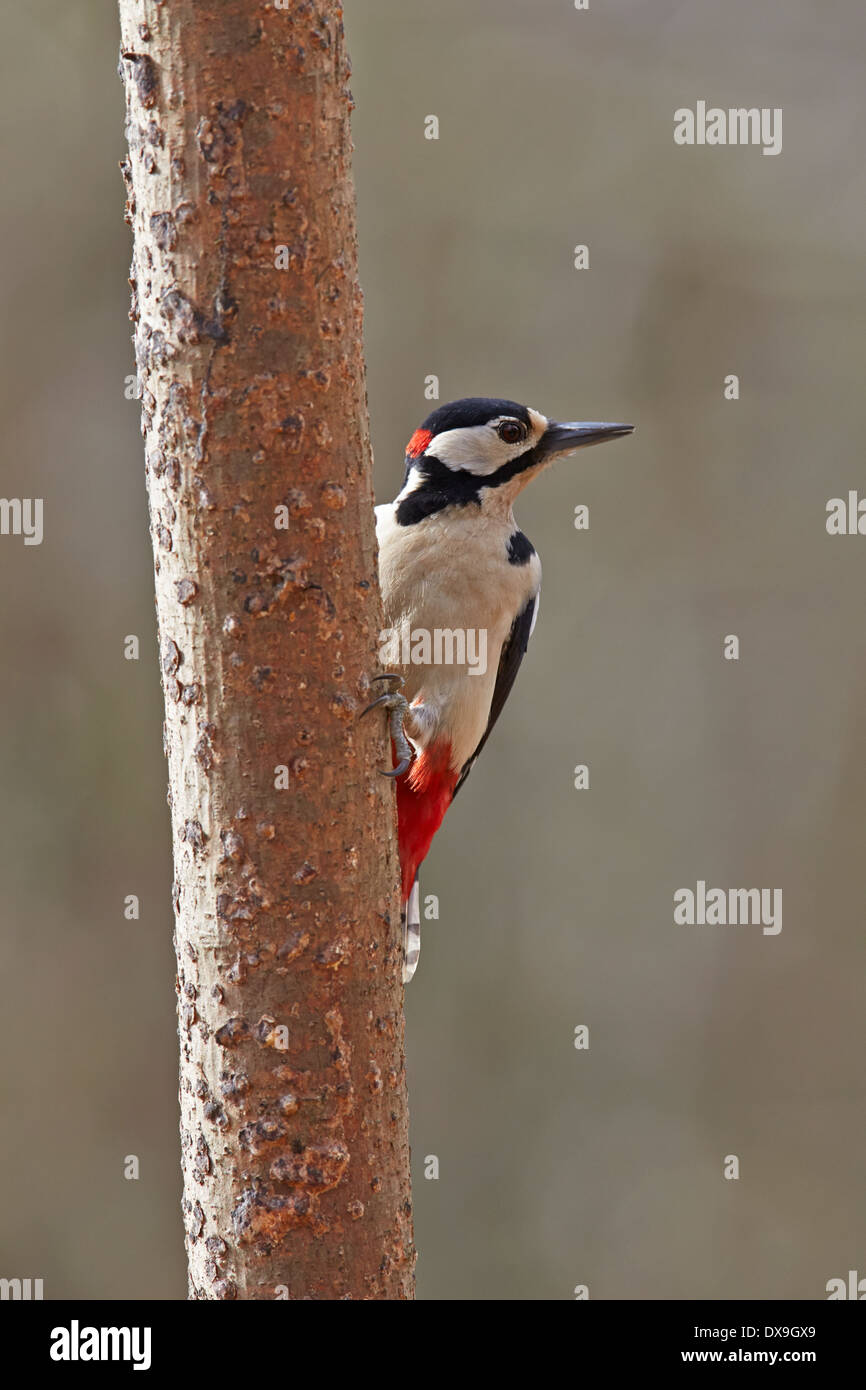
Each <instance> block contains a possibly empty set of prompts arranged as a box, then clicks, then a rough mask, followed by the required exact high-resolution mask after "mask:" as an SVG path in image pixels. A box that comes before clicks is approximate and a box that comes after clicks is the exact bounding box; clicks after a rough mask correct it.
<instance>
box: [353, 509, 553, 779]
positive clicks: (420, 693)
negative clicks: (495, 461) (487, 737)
mask: <svg viewBox="0 0 866 1390" xmlns="http://www.w3.org/2000/svg"><path fill="white" fill-rule="evenodd" d="M503 500H504V499H503ZM376 523H377V524H376V533H377V537H378V541H379V578H380V583H381V587H382V596H383V599H384V604H385V620H386V623H387V624H388V627H389V629H390V630H391V631H392V633H394V634H395V640H394V641H393V642H392V652H391V654H392V656H393V655H397V658H398V659H397V661H396V662H393V661H391V662H389V663H388V669H392V670H393V669H396V670H399V671H400V672H401V673H402V675H403V676H404V677H405V680H406V686H405V694H406V695H407V698H408V699H409V700H410V702H412V701H420V702H421V706H422V707H423V716H424V717H423V720H422V721H420V722H419V725H418V728H417V730H416V731H415V732H416V736H415V737H414V738H413V740H412V741H413V742H414V743H415V744H416V746H417V747H419V748H423V747H427V746H428V745H429V744H430V743H432V742H439V741H440V740H443V739H447V740H448V741H449V742H450V744H451V746H452V759H451V761H452V766H453V767H454V768H455V770H459V769H460V768H461V767H462V766H463V764H464V763H465V762H467V760H468V759H469V758H470V757H471V756H472V754H473V753H474V752H475V749H476V748H477V746H478V744H479V742H480V741H481V739H482V737H483V735H484V732H485V730H486V728H487V722H488V718H489V714H490V703H491V700H492V698H493V690H494V686H495V684H496V672H497V668H498V665H499V656H500V652H501V650H502V646H503V644H504V642H505V641H506V640H507V638H508V635H509V633H510V631H511V625H512V623H513V622H514V619H515V618H516V617H517V615H518V614H519V613H520V612H522V610H523V609H524V608H525V606H526V604H527V603H528V602H529V600H530V599H531V598H532V597H533V596H535V595H537V594H538V590H539V588H540V585H541V562H540V560H539V559H538V556H537V555H532V556H530V559H529V561H528V563H527V564H525V565H512V564H510V563H509V560H508V550H507V548H508V539H509V537H510V536H511V535H512V534H513V533H514V531H515V530H516V529H517V525H516V522H515V521H514V516H513V514H512V512H511V509H510V506H507V507H506V506H503V505H501V504H498V499H493V502H492V505H490V506H485V507H484V508H483V509H482V510H479V508H478V507H477V506H475V505H474V504H470V505H468V506H466V507H454V508H449V509H447V510H445V511H442V512H437V513H435V514H434V515H433V516H430V517H426V518H425V519H424V520H423V521H419V522H417V523H416V524H415V525H413V526H399V525H398V524H397V522H396V521H395V519H394V507H393V504H392V503H389V504H388V505H386V506H382V507H377V508H376ZM437 631H438V632H439V633H454V634H457V637H456V638H455V640H454V641H452V642H451V643H449V642H448V640H447V638H442V639H441V641H440V644H439V649H438V653H437V652H436V651H435V650H434V649H435V634H436V633H437ZM423 633H427V634H429V649H430V652H431V655H434V657H435V656H437V655H438V658H439V659H438V660H436V659H434V660H433V661H431V662H429V663H428V664H423V663H419V661H418V659H417V657H418V656H423V655H424V651H423V638H419V637H418V634H423ZM461 633H462V634H463V637H464V642H465V643H466V655H467V657H468V656H469V655H470V653H471V652H472V651H473V637H472V636H471V635H470V634H474V635H475V636H474V644H475V645H474V655H475V661H474V663H472V664H470V662H469V660H467V661H465V662H463V663H461V662H459V660H454V661H453V663H452V664H449V663H448V661H447V659H446V658H447V656H448V655H449V651H450V654H451V655H452V656H454V657H459V655H460V650H459V634H461ZM482 634H483V636H482ZM482 643H486V650H484V648H483V647H482ZM482 651H483V653H484V657H485V665H484V670H483V672H482V670H481V664H482V663H481V661H480V659H479V657H480V655H481V653H482ZM413 653H414V654H415V655H416V659H414V660H413V659H412V657H413ZM407 656H408V657H409V660H406V659H405V658H406V657H407ZM473 665H474V669H473ZM419 713H420V711H419Z"/></svg>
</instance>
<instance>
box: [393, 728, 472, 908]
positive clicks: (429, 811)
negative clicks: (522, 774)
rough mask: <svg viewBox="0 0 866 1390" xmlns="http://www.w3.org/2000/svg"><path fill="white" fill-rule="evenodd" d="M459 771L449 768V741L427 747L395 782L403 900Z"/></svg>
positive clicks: (434, 832)
mask: <svg viewBox="0 0 866 1390" xmlns="http://www.w3.org/2000/svg"><path fill="white" fill-rule="evenodd" d="M457 776H458V774H457V773H456V772H455V771H454V770H453V768H452V767H451V744H450V743H440V744H437V745H435V746H434V747H433V748H426V749H425V750H424V752H423V753H421V755H420V756H419V757H417V758H416V759H415V761H414V763H413V764H412V766H411V767H410V769H409V771H408V772H407V773H406V776H405V777H400V778H399V779H398V781H397V838H398V844H399V847H400V869H401V877H402V899H403V902H406V900H407V898H408V897H409V894H410V893H411V891H412V884H413V883H414V882H415V875H416V874H417V872H418V865H419V864H421V863H422V862H423V860H424V859H425V858H426V856H427V851H428V849H429V848H430V842H431V840H432V839H433V836H434V835H435V834H436V831H437V830H438V829H439V827H440V825H441V824H442V817H443V816H444V815H445V812H446V811H447V810H448V807H449V806H450V805H451V800H452V797H453V796H454V788H455V787H456V785H457Z"/></svg>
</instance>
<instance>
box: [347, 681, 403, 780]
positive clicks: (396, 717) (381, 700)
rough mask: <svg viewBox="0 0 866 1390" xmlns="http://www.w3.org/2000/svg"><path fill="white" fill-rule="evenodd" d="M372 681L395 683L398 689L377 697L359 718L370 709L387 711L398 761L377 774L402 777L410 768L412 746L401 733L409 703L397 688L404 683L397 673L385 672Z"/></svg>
mask: <svg viewBox="0 0 866 1390" xmlns="http://www.w3.org/2000/svg"><path fill="white" fill-rule="evenodd" d="M373 680H374V681H396V682H397V686H398V688H397V689H395V690H388V691H386V692H385V694H384V695H379V696H377V698H376V699H375V700H373V702H372V703H371V704H369V705H368V706H367V708H366V709H363V710H362V711H361V714H360V718H361V719H363V718H364V715H365V714H369V713H370V710H371V709H379V708H382V709H387V710H388V728H389V730H390V734H391V738H392V739H393V741H394V747H395V749H396V751H397V756H398V757H399V759H400V761H399V762H398V764H397V766H396V767H392V768H389V769H387V770H386V769H383V768H380V769H379V773H380V775H381V776H382V777H402V776H403V773H404V772H406V771H407V769H408V768H409V767H410V765H411V763H412V757H413V754H412V746H411V744H410V743H409V740H408V739H407V737H406V735H405V734H404V732H403V720H404V718H405V717H406V713H407V711H408V709H409V701H408V700H407V699H406V696H405V695H401V694H400V691H399V686H401V685H404V684H405V681H404V680H403V677H402V676H401V675H400V674H399V673H398V672H397V671H386V672H385V674H384V675H382V676H374V677H373Z"/></svg>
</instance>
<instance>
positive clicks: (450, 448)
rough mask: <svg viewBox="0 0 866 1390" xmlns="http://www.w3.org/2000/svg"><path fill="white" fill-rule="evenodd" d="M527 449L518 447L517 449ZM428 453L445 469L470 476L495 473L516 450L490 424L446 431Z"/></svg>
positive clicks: (437, 438) (435, 440)
mask: <svg viewBox="0 0 866 1390" xmlns="http://www.w3.org/2000/svg"><path fill="white" fill-rule="evenodd" d="M523 448H524V445H523V444H520V445H518V450H521V449H523ZM428 452H429V453H431V454H433V455H434V457H435V458H437V459H439V460H440V462H441V463H444V464H445V465H446V467H448V468H453V469H455V470H456V469H458V468H465V469H466V471H467V472H469V473H479V474H482V475H483V474H485V473H494V472H495V471H496V469H497V468H499V467H500V465H501V464H503V463H507V462H508V459H509V458H510V457H511V453H512V452H513V450H509V448H508V445H507V444H503V442H502V440H501V439H500V438H499V436H498V435H497V434H495V433H494V431H493V430H492V429H490V427H489V426H488V425H467V426H465V428H463V429H458V430H443V432H442V434H437V435H436V438H435V439H433V440H432V441H431V442H430V444H429V445H428Z"/></svg>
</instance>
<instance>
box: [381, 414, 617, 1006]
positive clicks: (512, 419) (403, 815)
mask: <svg viewBox="0 0 866 1390" xmlns="http://www.w3.org/2000/svg"><path fill="white" fill-rule="evenodd" d="M633 428H634V427H633V426H632V425H607V424H599V423H577V422H572V423H569V424H559V423H557V422H556V421H554V420H548V419H547V418H546V416H544V415H542V414H541V413H540V412H539V411H537V410H530V409H528V408H527V407H526V406H523V405H518V404H517V403H516V402H515V401H506V400H492V399H488V398H486V397H470V398H467V399H465V400H460V401H452V402H451V403H450V404H449V405H443V406H440V407H439V409H438V410H434V411H433V413H432V415H429V416H428V417H427V419H426V420H425V421H424V423H423V425H421V426H420V428H419V429H417V430H416V431H415V433H414V434H413V435H412V438H411V439H410V440H409V444H408V446H407V448H406V472H405V477H404V480H403V488H402V490H401V492H400V493H399V494H398V496H397V497H396V498H395V500H394V501H393V502H391V503H388V504H387V505H386V506H382V507H377V508H376V532H377V537H378V541H379V579H380V584H381V589H382V597H383V600H384V605H385V616H386V622H387V623H388V625H389V626H388V629H387V630H386V632H385V633H384V634H383V643H382V648H381V650H380V657H381V658H382V662H383V665H387V666H388V667H389V668H394V669H390V670H389V671H388V673H387V674H385V675H382V676H378V677H376V679H377V680H382V681H387V682H392V684H391V686H390V688H389V689H388V690H387V691H386V692H385V693H384V694H383V695H381V696H379V698H378V699H376V700H374V701H373V703H372V704H371V705H369V706H368V707H367V710H365V711H364V713H365V714H366V713H367V712H368V711H369V710H372V709H376V708H379V707H384V708H385V709H387V710H388V712H389V716H390V718H389V723H390V730H391V738H392V742H393V746H394V750H395V752H396V755H397V757H398V759H399V762H398V764H397V766H396V767H394V768H392V769H391V770H390V772H386V773H384V775H385V776H392V777H395V778H396V779H397V816H398V828H399V831H398V833H399V850H400V866H401V873H402V903H403V951H404V960H403V979H404V980H405V981H408V980H410V979H411V978H412V975H413V974H414V971H415V967H416V965H417V963H418V954H419V951H420V930H421V928H420V911H419V904H420V898H419V888H418V867H419V865H420V864H421V862H422V860H423V859H424V858H425V856H426V854H427V851H428V849H429V848H430V842H431V841H432V839H433V836H434V835H435V834H436V831H437V830H438V829H439V826H440V824H441V822H442V817H443V816H444V815H445V812H446V811H447V809H448V807H449V806H450V805H451V802H452V801H453V800H454V797H455V796H456V794H457V792H458V791H459V790H460V788H461V786H462V785H463V783H464V782H465V781H466V778H467V777H468V775H469V772H470V770H471V769H472V766H473V764H474V763H475V759H476V758H477V757H478V754H479V753H480V752H481V749H482V748H483V747H484V744H485V743H486V742H487V739H488V738H489V736H490V731H491V730H492V728H493V726H494V724H495V723H496V720H497V719H498V718H499V715H500V713H501V711H502V707H503V705H504V704H505V701H506V699H507V697H508V695H509V692H510V691H511V687H512V685H513V684H514V680H515V677H516V675H517V671H518V668H519V666H520V663H521V661H522V660H523V654H524V652H525V651H526V647H527V643H528V642H529V638H530V636H531V634H532V631H533V628H534V627H535V619H536V617H537V615H538V599H539V590H540V588H541V562H540V560H539V558H538V555H537V554H536V552H535V548H534V547H533V545H532V544H531V542H530V541H529V540H528V539H527V537H526V536H525V535H524V534H523V532H522V531H521V530H520V529H519V527H518V526H517V523H516V522H515V520H514V512H513V511H512V507H513V504H514V500H515V498H516V497H517V495H518V493H519V492H522V490H523V488H525V487H526V485H527V483H529V482H530V481H531V480H532V479H533V478H534V477H535V476H536V474H538V473H540V472H541V470H542V469H543V468H545V467H546V466H547V465H548V464H549V463H550V462H551V461H552V460H553V459H555V458H557V457H558V456H559V455H560V454H568V453H571V452H572V451H573V450H575V449H580V448H582V447H583V446H584V445H587V444H600V443H602V442H603V441H605V440H608V439H617V438H619V437H620V436H621V435H625V434H630V433H631V432H632V429H633Z"/></svg>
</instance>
